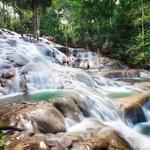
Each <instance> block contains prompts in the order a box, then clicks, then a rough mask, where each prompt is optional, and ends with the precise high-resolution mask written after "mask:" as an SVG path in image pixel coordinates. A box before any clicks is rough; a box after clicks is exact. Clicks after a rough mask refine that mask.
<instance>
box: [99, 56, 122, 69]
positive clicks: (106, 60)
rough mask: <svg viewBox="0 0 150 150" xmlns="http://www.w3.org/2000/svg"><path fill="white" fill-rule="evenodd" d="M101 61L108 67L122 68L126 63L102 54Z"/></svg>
mask: <svg viewBox="0 0 150 150" xmlns="http://www.w3.org/2000/svg"><path fill="white" fill-rule="evenodd" d="M99 61H100V63H101V64H102V65H103V66H104V68H106V69H122V68H124V64H123V63H122V62H120V61H119V60H115V59H110V58H108V57H102V56H101V57H100V58H99Z"/></svg>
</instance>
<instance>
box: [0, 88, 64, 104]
mask: <svg viewBox="0 0 150 150" xmlns="http://www.w3.org/2000/svg"><path fill="white" fill-rule="evenodd" d="M63 96H64V91H63V90H43V91H38V92H34V93H28V94H18V95H14V96H8V97H3V98H0V105H6V104H8V103H13V102H38V101H48V100H51V99H57V98H61V97H63Z"/></svg>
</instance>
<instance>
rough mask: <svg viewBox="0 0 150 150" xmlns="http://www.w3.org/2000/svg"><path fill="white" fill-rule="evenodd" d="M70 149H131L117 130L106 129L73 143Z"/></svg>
mask: <svg viewBox="0 0 150 150" xmlns="http://www.w3.org/2000/svg"><path fill="white" fill-rule="evenodd" d="M72 150H132V147H131V146H130V145H129V143H128V142H127V141H126V140H125V139H123V138H122V137H121V135H119V134H118V133H117V132H115V131H111V130H110V131H109V130H108V131H105V132H103V133H102V132H99V133H97V134H93V135H91V136H89V137H87V138H86V139H84V140H83V141H80V142H76V143H74V144H73V149H72Z"/></svg>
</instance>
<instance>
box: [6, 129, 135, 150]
mask: <svg viewBox="0 0 150 150" xmlns="http://www.w3.org/2000/svg"><path fill="white" fill-rule="evenodd" d="M5 149H6V150H27V149H30V150H35V149H37V150H41V149H42V150H66V149H69V150H133V149H132V147H131V146H130V145H129V143H128V142H127V141H126V140H125V139H123V138H122V136H121V135H120V134H119V133H117V132H115V131H113V130H110V129H105V131H99V132H97V133H96V132H93V133H90V134H86V135H84V137H83V136H81V135H78V134H76V133H62V134H58V135H57V134H56V135H44V134H41V135H36V134H35V135H33V136H32V137H29V136H28V135H25V134H19V135H17V136H12V137H10V138H9V140H8V144H7V146H6V148H5Z"/></svg>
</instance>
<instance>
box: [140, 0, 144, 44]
mask: <svg viewBox="0 0 150 150" xmlns="http://www.w3.org/2000/svg"><path fill="white" fill-rule="evenodd" d="M141 7H142V45H143V46H144V4H143V0H141Z"/></svg>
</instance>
